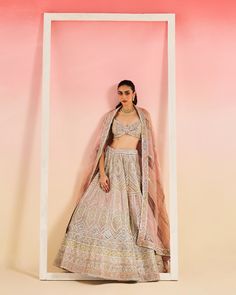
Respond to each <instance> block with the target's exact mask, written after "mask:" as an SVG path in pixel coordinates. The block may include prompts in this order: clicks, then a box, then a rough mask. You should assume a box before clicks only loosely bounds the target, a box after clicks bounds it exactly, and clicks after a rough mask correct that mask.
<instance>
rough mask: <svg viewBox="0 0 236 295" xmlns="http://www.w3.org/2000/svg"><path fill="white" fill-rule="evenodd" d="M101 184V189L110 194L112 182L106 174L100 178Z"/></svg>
mask: <svg viewBox="0 0 236 295" xmlns="http://www.w3.org/2000/svg"><path fill="white" fill-rule="evenodd" d="M99 183H100V186H101V189H103V190H104V191H105V192H109V190H110V181H109V178H108V177H107V175H106V174H102V175H100V177H99Z"/></svg>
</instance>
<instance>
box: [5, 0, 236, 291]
mask: <svg viewBox="0 0 236 295" xmlns="http://www.w3.org/2000/svg"><path fill="white" fill-rule="evenodd" d="M235 11H236V2H235V1H230V0H226V1H218V2H217V1H210V0H206V1H193V0H189V1H187V0H185V1H183V0H182V1H168V0H167V1H163V2H162V3H160V1H147V0H145V1H142V0H140V1H131V0H127V1H125V2H124V1H107V0H106V1H105V0H104V1H56V2H54V1H3V0H2V1H1V3H0V40H1V46H0V65H1V67H0V81H1V83H0V99H1V108H0V118H1V119H0V120H1V130H2V132H1V134H2V144H1V152H0V160H1V168H2V169H1V181H2V185H1V188H0V189H1V191H0V193H1V196H2V202H3V204H4V206H1V213H0V216H1V218H2V219H3V220H4V222H3V221H1V224H4V229H5V231H4V233H2V237H1V241H3V243H2V250H3V251H2V253H1V257H0V259H1V262H2V264H4V265H5V266H7V265H8V266H9V265H10V263H11V262H12V261H14V263H15V264H16V265H17V266H18V267H21V268H27V269H28V268H30V269H31V270H32V271H37V268H38V256H37V255H35V251H36V250H37V251H38V247H39V245H38V225H39V224H38V222H39V220H38V218H39V215H38V210H39V188H40V182H39V177H40V170H39V169H40V124H41V117H40V115H41V105H40V99H41V89H40V88H41V74H42V68H41V67H42V25H43V16H42V14H43V12H117V13H118V12H119V13H176V79H177V80H176V91H177V92H176V107H177V109H176V119H177V122H176V123H177V177H178V214H179V247H180V249H179V251H180V258H179V259H180V261H179V263H180V271H181V273H182V274H183V275H184V274H185V275H186V276H189V274H191V275H193V276H194V275H196V274H197V276H198V279H202V281H204V280H205V279H206V275H205V274H206V272H207V271H208V273H211V274H212V272H214V276H213V275H212V278H213V277H214V280H218V279H219V280H220V278H222V275H220V272H222V271H226V270H227V271H229V274H228V275H229V276H230V274H232V273H233V272H231V269H232V270H233V268H232V267H233V266H234V265H235V263H236V261H235V259H236V258H235V255H234V253H233V249H235V246H236V243H235V237H234V236H233V234H232V232H233V225H234V219H235V218H234V215H235V213H234V211H235V210H234V208H235V204H236V202H235V196H236V194H235V193H236V189H235V186H234V185H233V183H234V182H235V165H236V155H235V150H236V139H235V136H233V134H234V129H235V128H234V127H235V124H236V100H235V97H236V88H235V77H236V58H235V52H236V41H235V40H236V39H235V36H236V21H235V20H236V12H235ZM94 26H95V24H92V23H84V24H73V26H72V24H71V23H70V24H69V23H68V24H62V23H60V24H54V25H53V44H52V49H53V52H52V54H53V55H52V103H51V107H52V109H53V113H52V117H51V120H52V129H51V131H52V132H53V134H52V146H51V150H50V153H51V157H52V158H51V160H52V161H54V162H53V163H55V165H57V166H54V167H53V168H52V170H51V171H50V173H51V180H52V181H53V180H54V181H55V180H56V179H57V180H58V179H59V180H60V182H58V185H57V186H53V188H51V190H50V193H52V194H54V196H55V195H56V194H57V193H58V199H60V197H61V196H62V195H63V197H64V198H65V197H66V198H67V204H68V203H71V201H72V198H73V199H75V198H76V196H75V194H76V190H77V188H76V186H77V185H78V184H77V181H78V179H75V176H76V175H77V173H78V169H79V168H78V165H79V163H80V161H81V159H80V158H79V157H80V156H79V155H80V152H79V151H80V149H81V150H83V148H85V147H86V143H83V144H84V146H81V144H80V142H79V141H78V139H77V133H78V132H80V131H79V130H80V129H79V127H78V126H77V125H76V124H80V123H82V122H86V124H87V126H88V128H91V130H93V126H94V124H96V122H97V120H98V119H99V117H100V114H101V113H100V112H103V111H104V110H107V109H110V108H112V107H113V105H114V102H116V97H115V86H116V83H117V82H119V81H120V80H122V79H124V78H126V77H124V75H125V73H127V77H128V79H131V80H133V81H134V82H135V84H136V87H137V92H138V97H139V103H140V104H141V105H142V106H144V107H146V108H148V109H150V110H152V111H151V112H152V114H153V120H154V122H156V123H160V125H161V126H162V129H160V130H159V131H160V132H159V135H160V137H159V141H160V143H162V142H164V141H165V140H166V138H165V136H166V129H165V128H166V125H165V124H166V122H165V113H166V111H167V110H166V105H165V101H166V89H165V67H166V64H165V62H166V60H165V49H166V48H163V40H164V32H165V26H164V25H160V26H156V25H151V24H146V25H145V24H142V25H140V24H138V29H135V28H134V26H133V24H119V25H117V24H115V23H113V24H111V26H109V27H108V26H107V24H104V23H103V24H101V23H100V24H97V25H96V28H99V30H98V31H96V32H95V31H94ZM122 26H124V27H125V26H126V28H129V30H130V32H128V31H122V32H121V28H122ZM80 28H83V30H80ZM114 32H116V33H115V34H114ZM154 36H158V38H156V39H154ZM76 38H78V39H76ZM81 41H84V43H82V42H81ZM101 41H102V42H101ZM159 41H161V42H159ZM141 43H142V46H140V47H137V46H136V45H137V44H141ZM94 44H96V48H94ZM132 48H134V53H133V54H131V52H132ZM126 51H127V56H126V57H125V58H123V57H124V54H125V53H126ZM161 54H162V55H161ZM85 57H86V58H85ZM114 60H115V61H116V62H115V63H114ZM78 65H79V66H80V67H78ZM114 70H115V73H114ZM63 74H64V75H63ZM163 75H164V78H163ZM69 78H70V79H69ZM88 85H90V87H88ZM110 98H111V100H110ZM97 101H99V106H100V109H97V108H96V109H94V110H91V107H92V106H93V105H94V104H97ZM82 104H83V107H84V108H85V109H86V110H88V111H89V112H90V111H91V112H93V115H92V118H91V120H93V121H92V122H93V123H92V125H90V123H91V122H90V120H89V118H88V117H87V116H84V111H83V109H81V106H82ZM159 107H160V108H159ZM155 108H156V111H153V109H155ZM160 109H161V110H163V112H164V113H163V112H161V111H160ZM158 110H159V111H158ZM84 120H85V121H84ZM86 120H87V121H86ZM55 127H57V128H58V129H57V130H56V128H55ZM88 130H90V129H88ZM82 132H83V131H82ZM82 136H85V137H86V132H85V133H82ZM73 139H75V141H74V142H75V145H74V146H71V142H72V141H73ZM88 139H89V137H88ZM56 147H57V148H56ZM65 154H68V158H66V157H63V158H62V157H61V155H65ZM73 159H76V161H74V163H73V165H74V166H72V165H71V164H68V163H72V160H73ZM162 164H163V167H165V165H166V163H165V161H164V160H163V162H162ZM54 171H58V174H57V175H56V176H55V173H53V172H54ZM65 175H69V176H66V177H65V178H64V176H65ZM73 177H74V178H73ZM54 184H55V182H54ZM68 188H70V190H68ZM71 188H72V190H71ZM53 200H54V201H55V199H53ZM51 202H52V201H51ZM67 206H69V205H67ZM70 210H71V207H70V209H68V210H67V213H68V212H70ZM64 211H65V210H63V212H61V218H64V217H63V214H64ZM64 221H65V219H64V220H63V222H61V224H60V223H59V227H60V226H61V228H62V226H63V224H64ZM53 222H55V224H57V222H58V217H55V216H54V221H53ZM54 226H55V225H54ZM62 230H63V229H62ZM53 231H55V228H54V229H52V230H51V233H50V240H51V241H53V240H54V239H55V237H54V235H55V234H54V232H53ZM13 253H14V254H13ZM36 254H38V252H37V253H36ZM51 255H53V254H52V253H51ZM206 260H207V264H206ZM233 260H234V261H233ZM228 262H230V264H227V263H228ZM213 263H214V265H215V267H214V269H213V268H212V264H213ZM203 266H204V269H203ZM217 270H218V271H217ZM217 276H218V277H217ZM219 280H218V281H219ZM230 286H231V285H229V284H228V285H227V287H226V288H230ZM215 288H216V285H214V284H212V285H211V286H209V285H208V290H210V291H215ZM183 290H184V289H183ZM218 290H219V289H218ZM226 290H227V289H224V291H226ZM228 294H229V293H228Z"/></svg>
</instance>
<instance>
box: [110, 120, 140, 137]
mask: <svg viewBox="0 0 236 295" xmlns="http://www.w3.org/2000/svg"><path fill="white" fill-rule="evenodd" d="M112 133H113V135H114V138H116V137H120V136H122V135H124V134H128V135H131V136H134V137H137V138H139V139H140V138H141V122H140V120H138V121H135V122H133V123H131V124H127V125H124V124H123V123H122V122H120V121H119V120H117V119H115V118H114V120H113V124H112Z"/></svg>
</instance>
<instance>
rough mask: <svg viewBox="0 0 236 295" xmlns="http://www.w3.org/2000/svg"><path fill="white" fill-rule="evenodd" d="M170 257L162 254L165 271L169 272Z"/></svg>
mask: <svg viewBox="0 0 236 295" xmlns="http://www.w3.org/2000/svg"><path fill="white" fill-rule="evenodd" d="M169 259H170V257H168V256H162V260H163V268H164V270H163V272H169V271H170V269H169Z"/></svg>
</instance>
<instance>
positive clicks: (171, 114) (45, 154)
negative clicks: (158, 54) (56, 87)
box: [39, 13, 178, 280]
mask: <svg viewBox="0 0 236 295" xmlns="http://www.w3.org/2000/svg"><path fill="white" fill-rule="evenodd" d="M71 20H78V21H80V20H83V21H85V20H86V21H167V23H168V140H169V146H168V157H169V195H170V197H169V217H170V251H171V265H170V271H171V272H170V273H161V274H160V280H178V240H177V228H178V224H177V180H176V131H175V14H172V13H170V14H169V13H167V14H166V13H165V14H160V13H143V14H129V13H44V31H43V70H42V125H41V186H40V257H39V263H40V264H39V278H40V280H84V279H86V280H87V279H89V280H91V278H86V277H84V276H83V277H82V276H81V275H79V274H76V273H59V272H58V273H52V272H48V271H47V220H48V218H47V214H48V205H47V204H48V202H47V199H48V158H49V115H50V110H49V105H50V103H49V99H50V97H49V93H50V50H51V22H52V21H71ZM96 280H99V279H96Z"/></svg>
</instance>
